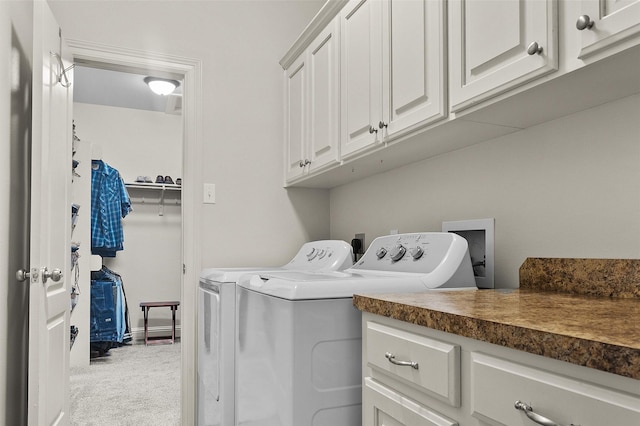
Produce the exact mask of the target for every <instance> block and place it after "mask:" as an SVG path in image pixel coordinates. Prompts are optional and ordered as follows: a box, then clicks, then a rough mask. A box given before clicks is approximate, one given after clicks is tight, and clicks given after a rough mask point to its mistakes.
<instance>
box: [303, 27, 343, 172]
mask: <svg viewBox="0 0 640 426" xmlns="http://www.w3.org/2000/svg"><path fill="white" fill-rule="evenodd" d="M339 33H340V21H339V20H338V19H334V20H333V21H332V22H331V23H330V24H329V25H327V27H326V28H325V29H324V30H323V31H322V32H321V33H320V34H319V35H318V36H317V37H316V39H315V40H314V41H313V42H312V43H311V45H310V46H309V96H308V98H309V133H308V134H309V143H308V147H309V149H308V153H309V154H308V155H309V156H310V160H311V164H309V170H310V171H316V170H318V169H320V168H322V167H323V166H326V165H327V164H335V163H337V162H338V160H339V153H338V147H339V141H340V126H339V124H340V66H339V64H340V55H339V54H340V45H339V39H340V38H339Z"/></svg>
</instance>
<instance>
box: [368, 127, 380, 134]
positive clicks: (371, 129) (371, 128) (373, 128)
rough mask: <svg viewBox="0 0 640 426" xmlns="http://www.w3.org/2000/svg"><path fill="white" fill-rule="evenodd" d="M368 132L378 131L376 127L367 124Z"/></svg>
mask: <svg viewBox="0 0 640 426" xmlns="http://www.w3.org/2000/svg"><path fill="white" fill-rule="evenodd" d="M369 133H371V134H373V133H378V129H376V128H375V127H373V126H369Z"/></svg>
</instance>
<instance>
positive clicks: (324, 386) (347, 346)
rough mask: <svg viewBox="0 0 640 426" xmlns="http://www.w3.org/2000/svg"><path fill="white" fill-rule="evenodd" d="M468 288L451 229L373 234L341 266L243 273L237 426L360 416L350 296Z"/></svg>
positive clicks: (346, 421) (314, 423) (357, 343)
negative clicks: (357, 254)
mask: <svg viewBox="0 0 640 426" xmlns="http://www.w3.org/2000/svg"><path fill="white" fill-rule="evenodd" d="M443 288H468V289H475V288H476V284H475V279H474V275H473V267H472V264H471V258H470V256H469V250H468V245H467V241H466V240H465V239H464V238H462V237H460V236H459V235H456V234H453V233H441V232H438V233H414V234H400V235H390V236H385V237H380V238H377V239H376V240H374V241H373V242H372V243H371V246H370V247H369V249H368V250H367V252H366V253H365V254H364V255H363V257H362V258H361V259H360V260H359V261H358V262H357V263H356V265H354V266H353V267H352V268H349V269H346V270H344V271H342V272H339V271H334V272H299V271H280V272H271V273H262V274H253V275H244V276H242V277H241V278H240V279H239V280H238V285H237V286H236V292H237V303H239V304H241V305H242V306H243V307H244V308H243V309H239V310H238V311H237V315H238V316H237V327H238V333H237V338H238V340H237V344H236V374H237V377H236V426H258V425H259V426H353V425H360V424H361V400H362V398H361V383H362V378H361V343H362V342H361V338H362V331H361V323H360V322H361V315H360V312H359V311H358V310H357V309H356V308H354V307H353V302H352V297H353V294H356V293H358V294H371V293H381V292H387V293H390V292H394V293H397V292H424V291H429V290H430V289H443Z"/></svg>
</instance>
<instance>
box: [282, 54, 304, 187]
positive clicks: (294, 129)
mask: <svg viewBox="0 0 640 426" xmlns="http://www.w3.org/2000/svg"><path fill="white" fill-rule="evenodd" d="M306 74H307V67H306V56H305V55H304V54H303V55H302V56H301V57H300V58H298V59H297V60H296V61H295V62H294V63H293V64H291V66H290V67H289V68H288V69H287V70H286V71H285V105H286V111H285V131H286V144H285V146H286V147H287V148H286V152H285V155H286V159H285V167H286V177H287V181H289V180H291V179H294V178H296V177H298V176H301V175H302V174H303V172H304V169H305V167H304V159H305V157H304V155H305V152H304V146H305V143H306V141H307V130H308V126H307V117H306V114H307V106H306V94H307V89H306V84H307V76H306Z"/></svg>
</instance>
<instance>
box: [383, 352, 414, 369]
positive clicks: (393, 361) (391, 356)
mask: <svg viewBox="0 0 640 426" xmlns="http://www.w3.org/2000/svg"><path fill="white" fill-rule="evenodd" d="M384 356H385V358H387V359H388V360H389V362H390V363H391V364H395V365H402V366H407V367H411V368H413V369H416V370H417V369H418V363H417V362H413V361H398V360H396V356H395V355H394V354H392V353H391V352H387V353H386V354H384Z"/></svg>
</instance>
